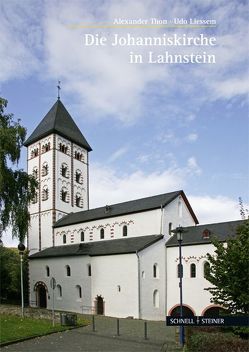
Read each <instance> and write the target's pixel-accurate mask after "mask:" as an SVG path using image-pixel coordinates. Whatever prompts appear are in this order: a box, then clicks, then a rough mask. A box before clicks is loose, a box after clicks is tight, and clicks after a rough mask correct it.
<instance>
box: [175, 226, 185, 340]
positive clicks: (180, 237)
mask: <svg viewBox="0 0 249 352" xmlns="http://www.w3.org/2000/svg"><path fill="white" fill-rule="evenodd" d="M183 232H184V230H183V228H182V227H181V226H179V227H178V228H177V229H176V236H177V241H178V244H179V264H180V270H179V274H180V275H179V276H180V282H179V288H180V317H181V318H182V316H183V305H182V276H183V268H182V240H183ZM180 344H181V346H184V326H183V325H180Z"/></svg>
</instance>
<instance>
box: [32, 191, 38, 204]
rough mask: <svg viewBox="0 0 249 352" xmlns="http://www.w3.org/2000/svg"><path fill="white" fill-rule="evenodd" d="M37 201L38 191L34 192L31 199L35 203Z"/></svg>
mask: <svg viewBox="0 0 249 352" xmlns="http://www.w3.org/2000/svg"><path fill="white" fill-rule="evenodd" d="M37 202H38V192H35V194H34V197H33V199H32V203H33V204H35V203H37Z"/></svg>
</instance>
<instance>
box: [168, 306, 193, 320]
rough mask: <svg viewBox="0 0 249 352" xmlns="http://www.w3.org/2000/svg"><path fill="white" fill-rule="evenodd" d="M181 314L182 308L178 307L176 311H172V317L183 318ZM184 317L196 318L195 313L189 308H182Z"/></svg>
mask: <svg viewBox="0 0 249 352" xmlns="http://www.w3.org/2000/svg"><path fill="white" fill-rule="evenodd" d="M180 312H181V308H180V306H176V307H175V308H174V309H172V311H171V313H170V316H171V317H180V316H181V313H180ZM182 315H183V316H184V317H189V318H191V317H193V316H194V312H193V311H192V310H191V309H190V308H189V307H186V306H183V307H182Z"/></svg>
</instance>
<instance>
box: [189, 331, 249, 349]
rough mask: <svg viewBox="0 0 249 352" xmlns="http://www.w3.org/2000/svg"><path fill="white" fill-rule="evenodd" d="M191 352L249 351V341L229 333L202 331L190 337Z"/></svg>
mask: <svg viewBox="0 0 249 352" xmlns="http://www.w3.org/2000/svg"><path fill="white" fill-rule="evenodd" d="M187 351H189V352H210V351H219V352H248V351H249V341H248V340H242V339H240V338H239V337H236V336H234V335H232V334H227V333H219V332H218V333H217V332H216V333H213V332H212V333H204V332H200V333H197V334H193V335H192V336H190V337H189V340H188V343H187Z"/></svg>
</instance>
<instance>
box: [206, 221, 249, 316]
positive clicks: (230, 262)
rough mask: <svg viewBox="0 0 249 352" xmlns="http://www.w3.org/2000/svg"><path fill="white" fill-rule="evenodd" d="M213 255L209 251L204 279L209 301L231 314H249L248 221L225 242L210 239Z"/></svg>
mask: <svg viewBox="0 0 249 352" xmlns="http://www.w3.org/2000/svg"><path fill="white" fill-rule="evenodd" d="M213 244H214V246H215V247H216V250H215V255H214V256H213V255H211V254H208V260H209V262H210V264H211V265H210V269H209V271H207V273H206V278H207V279H208V280H209V281H210V282H211V284H212V285H214V286H213V287H209V288H207V290H208V291H209V292H210V293H211V294H212V302H213V303H216V304H220V305H222V306H223V307H224V308H226V309H228V311H230V312H231V313H245V314H248V313H249V255H248V253H249V220H245V222H244V223H243V224H242V225H241V226H239V227H238V228H237V235H236V236H235V237H233V238H229V239H228V241H227V245H224V244H223V243H221V242H219V241H218V240H217V239H215V240H214V241H213Z"/></svg>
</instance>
